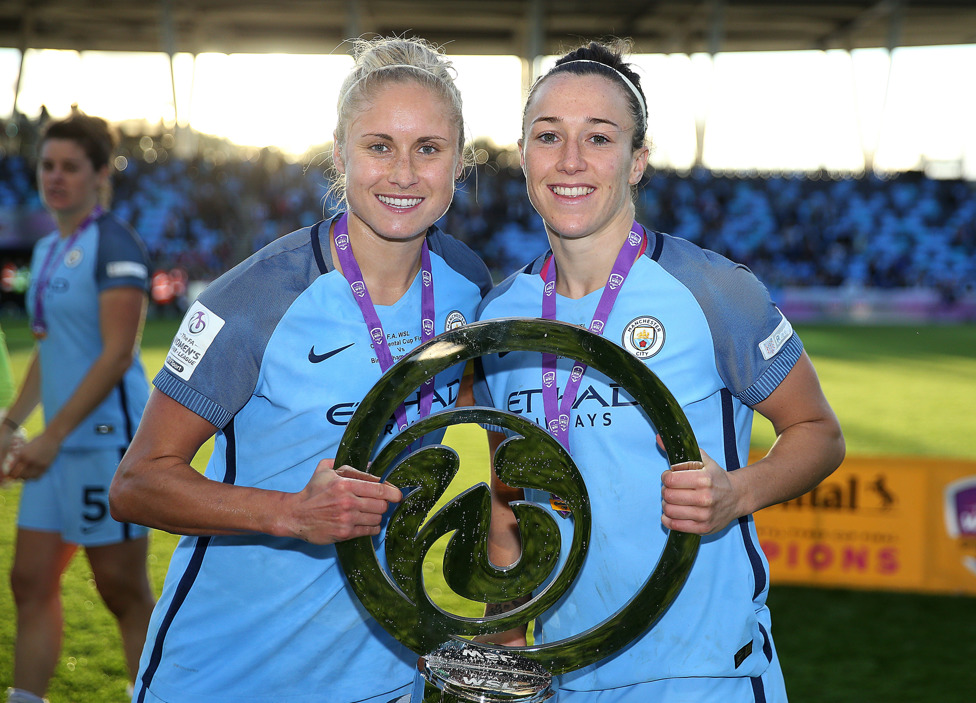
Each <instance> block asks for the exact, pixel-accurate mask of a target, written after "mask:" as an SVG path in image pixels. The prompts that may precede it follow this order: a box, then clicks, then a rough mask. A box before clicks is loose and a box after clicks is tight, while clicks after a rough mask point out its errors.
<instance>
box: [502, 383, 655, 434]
mask: <svg viewBox="0 0 976 703" xmlns="http://www.w3.org/2000/svg"><path fill="white" fill-rule="evenodd" d="M559 401H560V402H562V393H560V394H559ZM634 405H637V401H636V400H633V399H632V398H631V397H630V396H629V395H628V394H627V392H626V391H625V390H624V389H623V388H621V387H620V386H619V385H618V384H616V383H612V384H610V386H609V387H601V388H599V389H598V388H596V387H595V386H593V385H587V386H581V387H580V390H579V393H578V394H577V396H576V401H575V402H574V403H573V411H574V417H573V426H574V427H597V426H602V427H607V426H609V425H612V424H613V409H614V408H629V407H632V406H634ZM506 407H507V409H508V411H509V412H513V413H515V414H516V415H526V416H528V417H530V418H531V419H533V421H534V422H536V423H537V424H539V425H543V426H544V422H543V415H544V413H545V410H544V409H543V405H542V388H524V389H522V390H518V391H512V392H511V393H509V394H508V402H507V403H506Z"/></svg>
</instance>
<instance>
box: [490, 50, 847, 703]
mask: <svg viewBox="0 0 976 703" xmlns="http://www.w3.org/2000/svg"><path fill="white" fill-rule="evenodd" d="M622 54H623V51H622V49H621V47H619V46H616V45H610V46H608V45H603V44H597V43H592V44H590V45H588V46H585V47H583V48H580V49H578V50H575V51H573V52H570V53H569V54H567V55H565V56H563V57H562V58H561V59H560V60H559V61H557V63H556V66H555V67H554V68H553V69H552V70H551V71H549V72H548V73H547V74H545V75H544V76H542V77H541V78H540V79H539V80H538V81H536V83H535V85H534V86H533V88H532V90H531V91H530V93H529V96H528V100H527V102H526V105H525V111H524V114H523V125H522V128H523V133H522V139H521V140H520V143H519V149H520V153H521V160H522V168H523V171H524V173H525V177H526V182H527V188H528V193H529V198H530V200H531V201H532V205H533V206H534V207H535V209H536V211H537V212H538V213H539V215H540V216H541V217H542V219H543V221H544V223H545V230H546V235H547V237H548V244H549V250H548V251H546V252H545V253H543V254H542V255H541V256H539V257H538V258H537V259H536V260H535V261H533V262H532V263H530V264H529V265H528V266H526V267H525V268H523V269H522V270H520V271H518V272H516V273H515V274H513V275H512V276H511V277H510V278H508V279H507V280H506V281H504V282H503V283H501V284H499V286H497V287H496V288H495V289H494V291H492V292H491V293H490V294H489V295H488V296H486V298H485V300H484V302H483V303H482V306H481V309H480V311H479V319H489V318H496V317H512V316H520V317H521V316H541V317H545V318H550V319H556V320H561V321H564V322H569V323H572V324H576V325H581V326H584V327H586V328H588V329H590V330H592V331H595V332H597V333H600V334H602V335H604V336H605V337H607V338H608V339H611V340H613V341H614V342H616V343H617V344H619V345H621V346H623V347H624V348H625V349H627V350H628V351H630V352H631V353H632V354H633V355H634V356H636V357H637V358H639V359H641V360H643V361H644V363H646V364H647V366H648V367H649V368H650V369H652V370H653V371H654V372H655V373H656V374H657V375H658V376H659V377H660V378H661V379H662V381H663V382H664V383H665V384H666V385H667V386H668V388H669V389H670V391H671V392H672V393H673V394H674V395H675V397H676V398H677V400H678V401H679V403H680V404H681V407H682V408H683V410H684V412H685V414H686V415H687V416H688V419H689V421H690V423H691V426H692V428H693V430H694V432H695V435H696V437H697V440H698V443H699V445H700V446H701V448H702V450H703V451H702V453H703V459H704V461H703V463H700V464H688V465H681V466H675V467H669V466H668V463H667V458H666V456H665V455H664V453H663V452H662V451H660V450H659V449H658V448H657V447H656V446H655V445H656V442H655V435H656V432H655V430H654V428H653V426H652V425H651V424H650V423H649V421H648V419H647V417H646V415H644V414H643V413H642V412H641V411H640V409H639V408H636V407H635V405H634V402H633V401H632V400H631V399H630V398H629V397H627V395H626V393H624V392H623V391H622V390H621V389H620V388H619V387H618V386H616V385H614V384H613V382H612V381H610V379H608V378H607V377H606V376H603V375H601V374H599V373H596V372H594V371H593V370H592V369H585V367H584V368H582V369H579V368H576V369H574V366H575V364H574V363H573V362H572V361H571V360H569V359H559V360H557V359H555V358H554V357H549V356H547V355H542V357H541V358H540V355H539V354H538V353H528V352H512V353H509V354H506V355H504V356H500V357H499V356H495V357H486V358H485V359H484V360H483V361H484V369H485V383H484V384H479V387H478V388H476V398H477V400H478V402H479V404H484V405H495V406H497V407H501V408H506V409H509V410H515V411H516V412H521V413H523V414H524V415H526V416H527V417H529V418H531V419H533V420H534V421H536V422H537V423H538V424H540V425H542V426H543V427H547V428H549V430H550V432H551V433H552V434H553V435H554V436H555V437H556V438H557V439H558V440H559V441H560V442H562V443H563V445H564V446H566V447H567V449H568V450H569V451H570V453H571V454H572V456H573V457H574V459H575V461H576V463H577V465H578V466H579V467H580V470H581V471H582V474H583V477H584V479H585V480H586V485H587V488H588V491H589V496H590V500H591V508H592V511H593V531H592V534H591V543H590V550H589V553H588V555H587V558H586V561H585V563H584V565H583V568H582V571H581V573H580V576H579V578H578V580H577V581H576V582H575V583H574V585H573V588H572V589H571V590H570V592H568V593H567V594H565V595H564V596H563V598H562V599H561V600H560V601H559V603H557V605H556V606H554V608H553V609H552V610H551V611H550V612H548V613H547V614H546V615H545V616H543V617H542V618H540V619H539V620H538V621H537V623H536V625H537V630H536V642H537V643H538V642H552V641H558V640H561V639H563V638H565V637H569V636H572V635H575V634H578V633H581V632H583V631H585V630H586V629H588V628H590V627H592V626H594V625H597V624H598V623H600V622H602V621H603V620H605V619H606V618H607V617H608V616H610V615H612V614H613V613H615V612H617V611H618V610H620V609H621V608H622V607H623V605H624V604H625V603H626V602H627V600H628V599H629V598H630V597H631V596H632V595H634V594H635V593H636V592H637V590H638V589H639V588H640V587H641V585H642V584H643V583H644V580H645V579H646V578H647V576H648V574H649V573H650V572H651V570H652V569H653V568H654V565H655V563H656V561H657V559H658V557H659V555H660V554H661V549H662V547H663V545H664V542H665V539H666V537H667V531H668V530H670V529H674V530H680V531H684V532H692V533H697V534H701V535H703V540H702V543H701V550H700V552H699V554H698V558H697V560H696V562H695V565H694V567H693V568H692V570H691V574H690V576H689V578H688V580H687V582H686V583H685V585H684V587H683V589H682V590H681V592H680V593H679V594H678V596H677V598H676V600H675V601H674V602H673V603H672V604H671V606H670V608H669V609H668V610H667V611H666V612H665V614H664V615H663V616H662V617H661V618H660V619H659V621H658V622H657V623H655V625H654V627H653V628H652V629H651V630H649V631H648V632H646V633H645V634H644V635H643V636H641V637H640V638H638V639H637V640H635V641H634V642H633V643H632V644H631V645H629V646H628V647H626V648H625V649H623V650H622V651H620V652H618V653H617V654H615V655H613V656H611V657H609V658H607V659H605V660H604V661H602V662H598V663H597V664H594V665H591V666H589V667H586V668H584V669H581V670H579V671H576V672H572V673H569V674H566V675H563V676H562V677H560V681H559V689H560V691H559V700H560V702H561V703H563V702H564V701H573V702H575V701H586V702H587V703H593V702H597V703H599V702H602V701H614V702H626V703H637V702H640V703H647V702H648V701H677V700H688V701H692V700H694V701H717V700H721V701H723V703H728V702H732V701H749V702H750V703H751V702H754V701H755V702H758V701H765V702H767V703H769V702H772V701H782V700H785V697H786V693H785V687H784V684H783V678H782V674H781V672H780V668H779V663H778V661H777V658H776V652H775V648H774V646H773V640H772V636H771V629H770V616H769V611H768V609H767V607H766V593H767V588H768V583H769V570H768V565H767V562H766V559H765V558H764V557H763V554H762V551H761V550H760V548H759V541H758V538H757V535H756V530H755V526H754V524H753V519H752V513H754V512H755V511H757V510H759V509H761V508H763V507H765V506H768V505H772V504H774V503H779V502H782V501H785V500H789V499H791V498H794V497H796V496H799V495H801V494H803V493H805V492H806V491H808V490H809V489H810V488H812V487H813V486H815V485H817V483H819V482H820V481H821V480H822V479H823V478H824V477H825V476H827V475H829V474H830V472H831V471H833V470H834V469H835V468H836V467H837V466H838V465H839V463H840V461H841V458H842V457H843V453H844V441H843V437H842V434H841V431H840V427H839V425H838V422H837V418H836V417H835V416H834V413H833V411H832V410H831V408H830V406H829V404H828V403H827V401H826V399H825V398H824V395H823V393H822V392H821V389H820V385H819V382H818V380H817V375H816V373H815V371H814V369H813V366H812V364H811V363H810V360H809V359H808V358H807V355H806V353H805V352H804V351H803V345H802V343H801V342H800V339H799V337H798V336H797V334H796V333H795V332H794V331H793V329H792V327H791V326H790V323H789V322H788V321H787V320H786V318H785V317H784V316H783V315H782V313H780V311H779V310H778V309H777V308H776V306H775V305H774V304H773V302H772V301H771V300H770V297H769V294H768V293H767V291H766V289H765V288H764V287H763V285H762V284H761V283H760V282H759V281H758V280H757V279H756V278H755V276H753V275H752V273H751V272H750V271H749V270H748V269H746V268H745V267H744V266H741V265H737V264H735V263H733V262H731V261H728V260H727V259H725V258H723V257H721V256H718V255H717V254H714V253H712V252H709V251H706V250H703V249H701V248H699V247H697V246H695V245H694V244H691V243H689V242H687V241H684V240H681V239H678V238H676V237H671V236H668V235H666V234H661V233H658V232H654V231H652V230H650V229H648V228H645V227H644V226H643V225H642V224H640V223H638V222H636V221H635V219H634V218H635V207H634V203H633V199H632V190H633V188H634V187H635V186H636V185H637V184H638V183H639V182H640V180H641V177H642V176H643V173H644V169H645V166H646V164H647V157H648V147H647V146H646V144H645V139H646V131H647V107H646V98H645V96H644V94H643V92H642V91H641V89H640V80H639V77H638V76H637V75H636V73H635V72H634V71H633V70H632V69H631V67H630V66H629V65H628V64H627V63H625V62H624V60H623V55H622ZM553 373H554V374H555V376H554V381H553ZM753 411H757V412H759V413H760V414H761V415H763V416H765V417H766V418H767V419H769V420H770V421H771V422H772V424H773V426H774V428H775V430H776V434H777V440H776V443H775V445H774V446H773V448H772V449H771V450H770V451H769V453H768V454H767V455H766V456H765V457H763V458H762V459H760V460H758V461H756V462H755V463H753V464H749V465H747V464H748V455H749V437H750V430H751V426H752V416H753ZM503 439H504V437H503V436H501V435H500V434H497V433H492V437H491V443H492V445H493V447H496V446H497V445H498V444H499V443H500V442H501V441H502V440H503ZM493 492H494V502H493V505H494V508H493V518H492V533H491V544H490V549H491V558H492V561H493V562H494V563H496V564H502V565H504V564H511V563H513V562H514V561H515V560H516V559H517V558H518V555H519V553H520V542H519V535H518V529H517V526H516V525H515V522H514V518H513V516H512V511H511V510H510V508H509V507H508V504H509V502H510V501H511V500H514V499H517V498H521V497H522V491H521V490H519V489H513V488H511V487H508V486H505V485H504V484H502V483H500V482H499V481H498V480H497V478H496V479H495V480H494V486H493ZM525 493H526V496H525V497H526V498H527V499H529V500H532V501H535V502H538V503H540V504H542V505H543V506H545V507H546V509H549V510H551V511H552V513H553V516H554V519H555V520H556V522H557V523H558V524H559V525H560V528H561V530H563V532H564V533H565V534H564V539H565V541H564V543H568V537H569V535H571V532H572V521H571V519H570V518H569V517H568V516H567V515H566V513H565V511H561V510H560V509H559V508H560V505H559V502H558V500H556V498H555V497H554V496H551V495H548V494H545V493H542V492H540V491H525ZM564 551H565V550H564ZM524 635H525V633H524V632H511V633H506V635H505V636H504V637H503V638H502V639H503V640H504V642H505V643H508V644H514V645H518V644H522V643H524V641H525V637H524Z"/></svg>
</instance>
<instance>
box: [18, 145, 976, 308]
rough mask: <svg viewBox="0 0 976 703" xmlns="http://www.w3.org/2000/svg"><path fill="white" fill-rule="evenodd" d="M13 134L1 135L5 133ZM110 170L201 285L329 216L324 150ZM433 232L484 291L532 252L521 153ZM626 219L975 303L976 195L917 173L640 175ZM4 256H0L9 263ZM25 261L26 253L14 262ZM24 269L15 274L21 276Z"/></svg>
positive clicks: (481, 180) (856, 281) (171, 263)
mask: <svg viewBox="0 0 976 703" xmlns="http://www.w3.org/2000/svg"><path fill="white" fill-rule="evenodd" d="M8 132H9V130H8ZM18 143H19V144H20V146H21V148H19V149H18V148H14V146H12V144H11V141H10V140H9V138H8V140H7V142H6V143H4V144H0V150H2V152H3V158H0V212H2V211H11V210H16V209H20V210H21V211H34V210H40V209H41V205H40V202H39V199H38V195H37V189H36V187H35V184H34V176H33V159H32V156H31V155H30V151H29V150H28V149H25V148H23V145H24V144H25V143H26V142H25V141H21V142H18ZM123 144H124V149H123V152H122V155H121V156H120V157H119V158H118V159H117V160H116V166H117V169H118V173H117V174H116V175H115V177H114V183H115V194H114V209H115V210H116V211H117V212H118V213H119V215H120V216H121V217H122V218H123V219H125V220H128V221H129V222H132V223H133V225H134V226H135V227H136V229H137V231H138V232H139V234H140V235H141V236H142V237H143V239H144V240H145V241H146V244H147V246H148V247H149V250H150V254H151V256H152V258H153V261H154V263H155V264H156V265H157V267H159V268H160V269H164V270H168V269H171V268H177V269H179V270H181V271H185V272H186V274H187V276H188V278H189V279H190V280H200V281H208V280H212V279H213V278H214V277H216V276H217V275H218V274H220V273H221V272H223V271H225V270H227V269H228V268H230V267H231V266H233V265H234V264H236V263H237V262H239V261H241V260H242V259H244V258H245V257H246V256H247V255H248V254H250V253H251V252H253V251H255V250H257V249H258V248H260V247H261V246H263V245H264V244H266V243H267V242H269V241H270V240H271V239H273V238H275V237H278V236H280V235H282V234H285V233H287V232H290V231H293V230H295V229H297V228H299V227H302V226H304V225H308V224H311V223H313V222H315V221H317V220H319V219H321V218H322V217H323V216H324V215H325V214H328V213H329V212H330V211H331V209H332V205H333V203H332V202H331V201H330V200H329V199H328V197H327V196H326V191H327V186H328V175H327V170H328V168H329V160H328V158H327V153H328V152H327V151H326V150H324V149H323V150H322V151H321V152H320V153H319V154H318V155H317V156H315V157H313V158H311V159H308V160H307V161H306V163H293V162H290V161H289V160H287V159H285V158H283V157H282V156H281V155H280V154H278V153H277V152H275V151H272V150H267V149H265V150H253V149H250V150H245V149H240V148H235V147H233V146H231V145H228V144H227V143H225V142H217V141H208V142H204V143H203V146H201V147H200V148H198V149H197V151H196V155H195V156H193V157H191V158H178V157H176V156H175V153H176V152H175V151H174V150H173V148H172V147H173V137H172V135H170V134H163V135H162V136H161V137H155V138H154V137H150V136H146V135H141V136H138V135H137V136H130V137H127V138H126V139H125V140H124V142H123ZM481 152H482V156H483V158H482V159H480V161H483V163H481V164H479V165H478V166H476V167H475V168H473V169H472V170H471V172H470V173H469V174H468V175H467V177H466V179H465V181H464V183H463V184H462V185H461V187H460V188H459V190H458V192H457V195H456V197H455V199H454V203H453V204H452V206H451V209H450V211H449V212H448V214H447V215H445V217H444V220H443V221H442V223H441V224H442V226H443V228H444V229H446V230H447V231H449V232H451V233H453V234H454V235H455V236H457V237H458V238H460V239H462V240H464V241H466V242H467V243H468V244H470V245H471V246H472V247H473V248H474V249H475V250H476V251H478V252H479V253H480V254H482V256H483V257H484V259H485V261H486V262H487V263H488V265H489V267H490V268H491V270H492V271H493V273H494V274H495V275H496V277H498V276H501V275H502V274H504V273H506V272H509V271H511V270H512V269H513V268H514V267H517V266H519V265H521V264H523V263H526V259H527V257H528V256H530V255H531V252H534V251H535V250H536V249H537V248H538V245H539V242H540V241H541V237H542V236H543V231H542V228H541V223H540V222H539V221H538V216H537V215H535V213H534V212H533V211H532V208H531V206H530V204H529V201H528V198H527V196H526V191H525V182H524V178H523V176H522V172H521V170H520V169H519V168H518V162H517V154H512V153H510V152H504V151H498V150H496V149H493V148H490V147H489V148H487V149H486V148H484V147H482V148H481ZM637 198H638V206H637V212H638V220H639V221H641V222H645V223H648V224H649V225H650V226H652V227H653V228H654V229H657V230H659V231H662V232H668V233H670V234H674V235H676V236H679V237H684V238H686V239H689V240H691V241H693V242H695V243H697V244H699V245H700V246H703V247H705V248H708V249H712V250H713V251H716V252H719V253H721V254H724V255H726V256H728V257H729V258H731V259H733V260H735V261H739V262H742V263H744V264H746V265H748V266H749V267H750V268H751V269H752V270H753V271H754V272H755V273H756V274H757V275H758V276H759V277H760V279H762V280H763V281H765V282H766V283H767V285H769V286H770V287H773V288H784V287H803V286H827V287H841V286H846V287H869V288H920V287H924V288H929V289H934V290H938V291H939V294H940V295H941V296H942V298H943V299H944V300H946V301H947V302H951V301H953V300H956V299H958V298H959V297H962V296H965V295H972V294H974V293H976V184H974V183H970V182H966V181H959V180H934V179H929V178H926V177H924V176H922V175H921V174H918V173H907V174H900V175H897V176H894V177H891V178H879V177H874V176H868V177H861V178H853V177H831V176H826V175H819V174H801V175H777V176H765V177H760V176H758V175H744V174H736V175H722V174H715V173H710V172H707V171H705V170H699V171H694V172H691V173H688V174H679V173H674V172H662V171H656V172H649V173H648V175H647V176H646V177H645V179H644V181H643V182H642V183H641V184H640V186H639V188H638V195H637ZM15 253H16V252H10V251H0V258H4V259H8V258H10V256H11V255H13V254H15ZM21 255H23V252H21ZM25 263H26V262H25Z"/></svg>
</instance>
